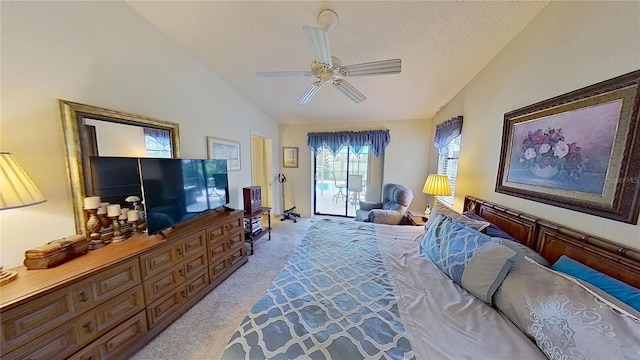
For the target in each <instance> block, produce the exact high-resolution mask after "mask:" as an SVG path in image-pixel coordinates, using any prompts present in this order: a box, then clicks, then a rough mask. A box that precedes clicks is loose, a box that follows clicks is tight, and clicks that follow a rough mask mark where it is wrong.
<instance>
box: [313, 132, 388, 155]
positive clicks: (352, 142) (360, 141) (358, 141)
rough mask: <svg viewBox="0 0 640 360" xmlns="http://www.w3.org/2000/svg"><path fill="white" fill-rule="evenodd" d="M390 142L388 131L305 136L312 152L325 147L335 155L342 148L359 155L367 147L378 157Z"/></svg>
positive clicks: (321, 133)
mask: <svg viewBox="0 0 640 360" xmlns="http://www.w3.org/2000/svg"><path fill="white" fill-rule="evenodd" d="M389 141H391V136H390V135H389V130H367V131H337V132H310V133H308V134H307V145H308V146H309V148H310V149H311V151H313V152H318V151H319V150H320V148H321V147H322V146H327V147H328V148H329V149H330V150H331V152H332V153H334V154H335V153H336V152H337V151H338V150H340V148H341V147H343V146H350V147H352V148H353V150H354V151H355V152H356V154H359V153H360V152H361V151H362V149H363V148H364V147H365V146H369V148H370V149H371V151H372V152H373V154H374V155H375V156H380V154H382V153H383V152H384V149H385V148H386V147H387V144H389Z"/></svg>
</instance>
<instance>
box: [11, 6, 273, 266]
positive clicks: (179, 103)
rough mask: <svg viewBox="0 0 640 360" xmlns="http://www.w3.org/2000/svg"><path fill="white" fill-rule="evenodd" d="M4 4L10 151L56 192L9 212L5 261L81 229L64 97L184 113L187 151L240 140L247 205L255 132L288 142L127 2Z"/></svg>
mask: <svg viewBox="0 0 640 360" xmlns="http://www.w3.org/2000/svg"><path fill="white" fill-rule="evenodd" d="M0 6H1V7H2V8H1V20H2V21H1V26H2V33H1V36H2V39H1V40H2V42H1V46H2V47H1V50H2V64H1V66H2V69H1V70H2V80H1V81H2V84H1V85H2V87H1V90H2V97H1V105H2V108H1V113H0V114H1V121H2V128H1V134H0V140H1V144H0V145H1V150H2V151H8V152H12V153H13V154H14V156H15V158H16V159H17V161H18V162H20V163H21V164H22V166H23V167H24V168H25V169H26V171H27V172H28V173H29V174H30V175H31V176H32V177H33V179H34V181H35V182H36V184H37V185H38V186H39V187H40V189H41V190H42V192H43V193H44V195H45V197H46V198H47V200H48V201H47V202H46V203H44V204H42V205H37V206H32V207H28V208H24V209H15V210H6V211H2V212H1V213H0V217H1V218H0V234H1V238H0V255H1V257H0V264H1V265H2V266H4V267H5V268H11V267H15V266H18V265H20V264H21V263H22V261H23V259H24V251H25V250H27V249H29V248H33V247H35V246H39V245H42V244H44V243H46V242H48V241H51V240H54V239H58V238H61V237H65V236H69V235H73V234H75V226H74V220H73V210H72V203H71V193H70V189H69V183H68V179H67V172H66V163H65V161H66V160H65V159H66V157H65V152H64V142H63V135H62V125H61V124H62V122H61V120H60V119H61V117H60V111H59V108H58V99H65V100H69V101H73V102H79V103H83V104H88V105H94V106H98V107H102V108H107V109H112V110H119V111H123V112H127V113H133V114H139V115H143V116H147V117H152V118H157V119H162V120H167V121H172V122H177V123H179V124H180V135H181V144H180V145H181V155H182V157H185V158H206V156H207V150H206V136H215V137H220V138H225V139H231V140H236V141H240V142H241V157H242V158H241V162H242V169H241V170H240V171H233V172H230V175H229V182H230V185H231V205H232V206H234V207H242V201H241V200H242V187H244V186H249V185H251V151H250V147H251V145H250V144H251V142H250V137H251V133H250V132H251V130H254V131H257V132H259V133H261V134H265V135H267V136H270V137H271V138H272V139H273V140H274V142H273V143H274V144H278V141H279V140H278V126H277V124H276V123H275V122H274V121H272V120H271V119H269V118H268V117H267V116H266V115H265V114H264V113H263V112H261V111H260V110H259V109H258V108H256V107H255V106H254V105H253V104H252V103H251V102H249V101H248V100H247V99H246V98H244V97H243V96H242V95H241V94H239V93H238V92H237V91H236V90H235V89H233V88H231V87H230V86H229V85H228V84H227V83H226V82H225V81H224V80H222V79H221V78H220V77H219V76H218V75H217V74H216V73H215V72H213V71H212V70H211V69H209V68H207V67H206V66H205V65H204V64H203V63H202V62H200V61H199V60H197V59H195V58H194V57H192V56H191V55H190V54H188V53H186V52H185V51H183V50H182V49H181V48H178V47H177V46H175V45H173V44H172V43H170V42H169V40H168V39H167V38H166V37H165V36H164V35H163V34H162V33H160V32H159V31H158V30H156V29H155V28H154V27H153V26H152V25H151V24H149V23H148V22H147V21H146V20H144V19H143V18H142V17H141V16H140V15H139V14H138V13H137V12H135V11H134V10H133V9H132V8H130V7H129V6H128V5H127V4H126V3H124V2H82V1H77V2H5V1H3V2H1V5H0ZM229 124H233V126H230V125H229ZM273 153H274V164H279V162H278V161H279V160H278V159H279V157H277V154H278V152H277V151H274V152H273ZM276 169H277V168H276Z"/></svg>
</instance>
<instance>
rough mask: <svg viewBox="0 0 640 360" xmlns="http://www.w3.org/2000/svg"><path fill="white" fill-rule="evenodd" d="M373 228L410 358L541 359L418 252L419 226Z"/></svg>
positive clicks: (497, 315)
mask: <svg viewBox="0 0 640 360" xmlns="http://www.w3.org/2000/svg"><path fill="white" fill-rule="evenodd" d="M375 228H376V235H377V240H378V246H379V247H380V252H381V253H382V259H383V261H384V264H385V267H386V269H387V272H388V275H389V277H390V279H391V282H392V285H393V288H394V291H395V292H396V294H394V295H395V296H396V298H397V299H398V308H399V312H400V316H401V318H402V323H403V325H404V327H405V330H406V332H407V337H408V338H409V341H410V342H411V346H412V348H413V351H414V353H415V355H416V358H418V359H425V360H436V359H438V360H439V359H546V357H545V356H544V354H543V353H542V352H541V351H540V350H539V349H538V348H537V347H536V345H535V343H533V342H532V341H531V340H529V338H527V337H526V336H525V335H524V334H523V333H522V332H521V331H520V330H518V328H517V327H516V326H514V325H513V324H512V323H511V322H510V321H509V320H508V319H506V318H504V317H503V316H502V315H501V314H500V313H499V312H498V311H497V310H496V309H494V308H492V307H490V306H489V305H487V304H485V303H484V302H482V301H481V300H480V299H478V298H476V297H475V296H473V295H471V294H470V293H469V292H467V291H466V290H464V289H463V288H462V287H460V286H459V285H457V284H456V283H454V282H453V281H452V280H451V279H449V278H448V277H447V276H446V275H445V274H444V273H443V272H442V271H440V269H438V267H436V265H435V264H434V263H433V262H432V261H431V260H430V259H429V258H428V257H426V256H425V255H424V254H423V253H422V251H421V250H420V241H421V240H422V237H423V236H424V227H417V226H388V225H376V227H375Z"/></svg>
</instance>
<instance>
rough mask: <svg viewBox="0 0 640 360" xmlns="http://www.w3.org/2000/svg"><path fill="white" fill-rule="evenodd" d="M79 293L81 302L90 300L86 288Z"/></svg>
mask: <svg viewBox="0 0 640 360" xmlns="http://www.w3.org/2000/svg"><path fill="white" fill-rule="evenodd" d="M79 295H80V302H87V301H89V298H88V297H87V293H86V292H85V291H84V290H82V291H80V294H79Z"/></svg>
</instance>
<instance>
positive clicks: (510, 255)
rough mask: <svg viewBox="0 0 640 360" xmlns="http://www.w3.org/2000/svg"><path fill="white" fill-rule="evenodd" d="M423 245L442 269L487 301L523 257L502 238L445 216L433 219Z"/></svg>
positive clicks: (428, 254) (423, 249)
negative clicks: (488, 234) (505, 244)
mask: <svg viewBox="0 0 640 360" xmlns="http://www.w3.org/2000/svg"><path fill="white" fill-rule="evenodd" d="M421 248H422V251H423V252H424V253H425V254H426V255H427V256H428V257H429V258H430V259H431V260H432V261H433V262H434V263H435V264H436V266H438V267H439V268H440V270H442V272H444V273H445V274H446V275H447V276H449V277H450V278H451V279H452V280H453V281H455V282H456V283H458V284H460V285H461V286H462V287H464V288H465V289H466V290H467V291H469V292H471V293H472V294H474V295H475V296H477V297H478V298H480V299H481V300H482V301H484V302H486V303H488V304H491V298H492V297H493V293H494V292H495V291H496V289H497V288H498V286H500V284H501V283H502V280H504V278H505V276H507V273H508V272H509V269H510V268H511V265H513V263H514V262H515V261H517V260H519V259H520V258H521V257H522V255H520V254H518V253H517V252H515V251H513V250H512V249H510V248H508V247H506V246H504V245H502V240H501V239H499V238H492V237H490V236H487V235H485V234H482V233H480V232H478V231H476V230H474V229H471V228H469V227H467V226H465V225H463V224H461V223H459V222H457V221H456V220H454V219H451V218H449V217H446V216H443V215H438V218H436V219H434V223H433V225H432V226H431V227H430V228H429V230H427V232H426V234H425V236H424V238H423V239H422V242H421Z"/></svg>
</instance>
